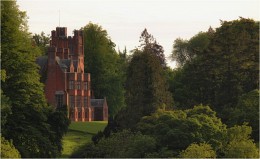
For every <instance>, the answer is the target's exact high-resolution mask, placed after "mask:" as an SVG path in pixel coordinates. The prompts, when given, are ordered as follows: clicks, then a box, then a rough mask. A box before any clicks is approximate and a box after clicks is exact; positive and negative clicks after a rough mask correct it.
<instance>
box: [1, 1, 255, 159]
mask: <svg viewBox="0 0 260 159" xmlns="http://www.w3.org/2000/svg"><path fill="white" fill-rule="evenodd" d="M209 25H210V24H209ZM80 29H81V30H82V31H83V33H84V54H85V57H84V58H85V59H84V60H85V72H87V73H91V78H92V79H91V81H92V83H91V85H92V89H93V91H94V92H95V96H96V98H103V97H106V99H107V103H108V106H109V121H108V124H107V126H106V128H105V129H104V131H100V132H98V133H97V134H96V135H94V136H93V137H92V141H91V142H89V143H87V144H86V145H84V146H83V147H82V148H81V149H80V150H79V151H75V152H74V153H73V154H72V156H71V157H73V158H170V157H171V158H194V157H195V158H259V21H255V20H253V19H250V18H243V17H240V18H239V19H236V20H232V21H220V27H218V28H211V27H210V28H209V29H208V30H206V31H201V32H199V33H197V34H196V35H194V36H193V37H191V38H190V39H182V38H181V37H180V38H177V39H175V41H174V43H173V44H172V46H173V47H172V54H171V60H173V61H175V62H176V63H177V67H176V68H174V69H172V68H170V67H168V66H167V63H166V57H165V55H164V49H163V47H162V46H161V45H160V44H159V42H158V41H159V39H158V41H157V39H156V38H155V37H153V35H152V34H150V33H149V32H148V29H149V28H147V29H146V28H144V30H143V31H140V33H141V34H140V38H139V39H136V40H139V42H140V45H139V46H137V47H136V48H135V49H133V50H130V51H128V50H127V48H125V49H124V50H117V49H116V44H115V43H114V42H113V41H112V39H111V38H110V37H109V34H108V32H107V31H106V30H105V29H103V28H102V26H100V25H98V24H94V23H91V22H89V23H87V24H86V25H85V26H82V28H80ZM49 39H50V37H49V35H46V33H44V32H42V33H40V34H32V33H30V32H29V28H28V25H27V16H26V13H25V12H23V11H20V10H19V8H18V6H17V4H16V2H15V1H1V157H2V158H58V157H60V156H61V152H62V149H63V145H62V138H63V136H64V135H65V134H66V132H67V131H68V127H69V125H70V120H69V119H68V118H67V112H68V110H67V106H65V105H64V107H61V108H56V109H55V108H54V107H53V106H52V105H49V104H48V103H47V101H46V99H45V96H44V89H43V88H44V83H43V82H41V81H42V78H43V77H40V74H39V66H37V64H36V62H35V61H36V58H37V57H39V56H46V55H47V48H48V45H49Z"/></svg>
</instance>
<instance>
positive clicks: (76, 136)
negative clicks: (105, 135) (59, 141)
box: [61, 121, 107, 158]
mask: <svg viewBox="0 0 260 159" xmlns="http://www.w3.org/2000/svg"><path fill="white" fill-rule="evenodd" d="M106 125H107V122H106V121H93V122H71V124H70V126H69V131H68V132H67V134H66V135H65V136H64V137H63V151H62V156H61V157H62V158H68V157H69V156H70V155H71V154H72V153H73V152H74V151H76V150H77V149H78V148H79V147H81V146H83V145H85V144H86V143H88V142H90V141H91V138H92V136H93V135H94V134H96V133H97V132H98V131H102V130H103V129H104V128H105V127H106Z"/></svg>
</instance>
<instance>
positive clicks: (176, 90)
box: [169, 18, 259, 141]
mask: <svg viewBox="0 0 260 159" xmlns="http://www.w3.org/2000/svg"><path fill="white" fill-rule="evenodd" d="M194 39H196V41H197V42H196V43H194ZM181 44H183V45H184V44H185V45H188V46H182V45H181ZM191 44H192V45H191ZM195 44H196V45H195ZM194 50H198V51H194ZM182 57H189V58H187V59H184V60H182ZM173 58H174V60H176V61H177V62H179V63H180V65H181V66H182V67H179V68H178V69H176V70H174V71H172V72H170V74H171V78H170V79H169V81H170V88H171V89H170V90H171V92H172V93H173V98H174V101H175V106H177V107H178V108H180V109H187V108H191V107H193V106H194V105H197V104H200V103H202V104H205V105H210V106H211V107H212V108H213V109H214V110H216V111H217V113H218V115H219V116H220V117H221V119H222V120H223V121H224V122H225V123H228V121H230V120H231V121H232V122H231V121H230V122H229V123H228V125H230V124H231V123H232V124H231V125H230V126H232V125H234V124H241V123H242V122H243V121H247V122H249V124H250V125H251V126H253V125H255V124H256V123H257V121H258V118H259V114H258V113H257V112H259V108H258V107H257V106H253V105H259V101H258V100H254V101H255V102H253V101H252V102H253V103H254V104H253V103H248V102H246V103H247V104H246V103H245V102H244V103H241V100H243V99H241V98H245V97H243V96H244V95H245V94H248V93H249V92H251V91H253V90H255V89H258V87H259V77H258V74H259V61H258V60H259V22H255V21H254V20H252V19H245V18H240V19H239V20H234V21H222V22H221V27H219V28H217V29H216V31H212V29H209V31H208V32H206V33H199V34H197V35H195V36H194V37H192V38H191V39H190V40H189V41H180V40H176V41H175V44H174V51H173ZM183 61H184V62H183ZM250 94H252V93H250ZM248 101H249V100H248ZM241 105H243V106H241ZM242 108H245V109H242ZM234 111H236V112H237V113H238V114H236V115H235V114H234V113H233V112H234ZM239 111H240V113H241V111H242V112H243V113H245V114H248V115H247V117H242V116H241V115H242V114H240V113H239ZM252 112H254V115H253V114H252ZM239 114H240V115H239ZM249 114H252V115H251V117H249ZM235 116H237V117H241V119H238V118H237V117H235ZM234 117H235V118H237V119H233V118H234ZM249 118H250V119H249ZM235 120H237V122H235ZM239 120H241V121H239ZM249 120H250V121H249ZM258 127H259V126H254V127H253V132H258ZM254 139H255V140H256V141H257V140H258V139H259V138H258V135H255V133H254Z"/></svg>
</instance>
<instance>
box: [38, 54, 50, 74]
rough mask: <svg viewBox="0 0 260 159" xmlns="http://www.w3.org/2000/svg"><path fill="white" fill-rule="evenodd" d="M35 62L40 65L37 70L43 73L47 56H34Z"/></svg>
mask: <svg viewBox="0 0 260 159" xmlns="http://www.w3.org/2000/svg"><path fill="white" fill-rule="evenodd" d="M36 63H37V64H38V65H39V66H40V70H39V73H40V75H43V73H44V71H45V70H46V69H47V63H48V57H47V56H41V57H38V58H36Z"/></svg>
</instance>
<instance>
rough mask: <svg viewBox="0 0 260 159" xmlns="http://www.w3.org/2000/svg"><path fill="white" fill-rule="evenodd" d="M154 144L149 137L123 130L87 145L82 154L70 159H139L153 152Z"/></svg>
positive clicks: (153, 140) (152, 139)
mask: <svg viewBox="0 0 260 159" xmlns="http://www.w3.org/2000/svg"><path fill="white" fill-rule="evenodd" d="M155 144H156V142H155V139H154V138H152V137H150V136H146V135H142V134H141V133H140V132H139V133H132V132H131V131H129V130H123V131H122V132H118V133H113V134H112V135H111V136H110V137H109V138H103V139H101V140H100V141H99V143H98V144H93V143H90V144H88V145H87V146H86V147H85V148H84V153H83V154H74V155H72V157H80V158H129V157H132V158H140V157H146V155H148V154H149V153H151V152H153V151H154V150H155V149H156V145H155ZM112 145H113V146H112Z"/></svg>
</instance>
